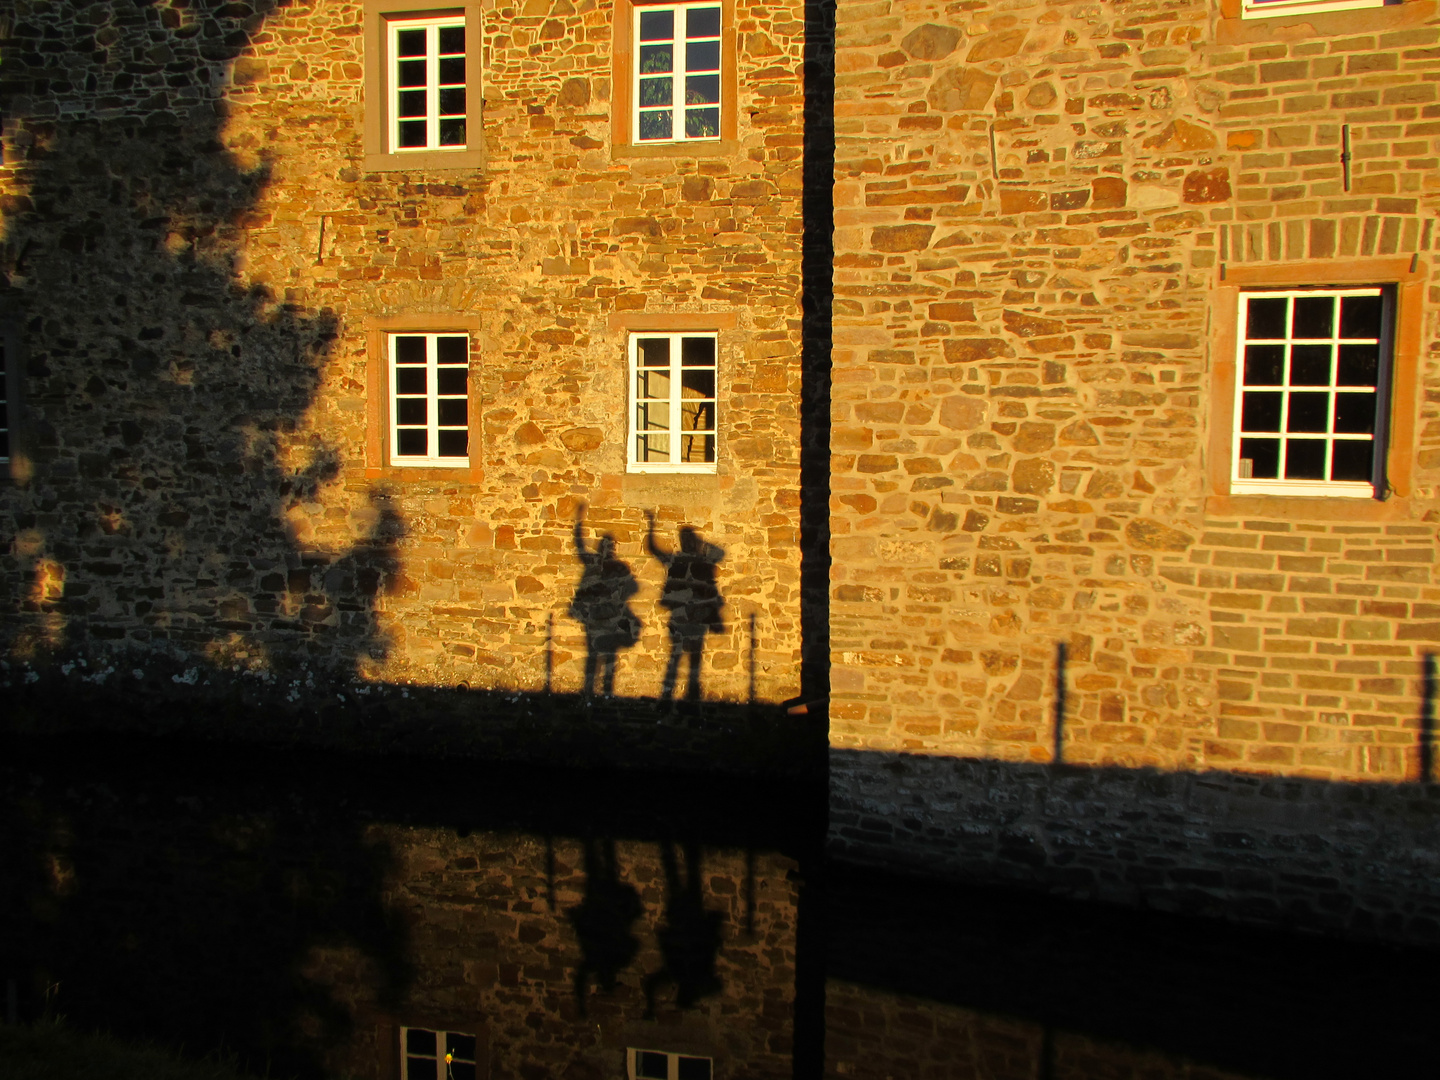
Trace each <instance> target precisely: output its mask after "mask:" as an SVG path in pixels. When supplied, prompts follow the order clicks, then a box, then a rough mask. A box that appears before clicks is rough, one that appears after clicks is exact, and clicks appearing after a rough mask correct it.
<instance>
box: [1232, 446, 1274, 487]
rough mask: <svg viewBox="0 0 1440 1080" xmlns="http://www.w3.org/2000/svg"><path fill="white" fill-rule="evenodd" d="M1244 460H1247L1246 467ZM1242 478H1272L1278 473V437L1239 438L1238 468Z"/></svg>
mask: <svg viewBox="0 0 1440 1080" xmlns="http://www.w3.org/2000/svg"><path fill="white" fill-rule="evenodd" d="M1246 462H1249V467H1248V469H1247V467H1246ZM1237 475H1238V476H1240V477H1241V478H1242V479H1251V478H1253V479H1255V480H1274V479H1276V478H1278V477H1279V475H1280V440H1279V439H1241V440H1240V468H1239V470H1238V473H1237Z"/></svg>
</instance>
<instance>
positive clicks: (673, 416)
mask: <svg viewBox="0 0 1440 1080" xmlns="http://www.w3.org/2000/svg"><path fill="white" fill-rule="evenodd" d="M716 346H717V340H716V335H715V334H713V333H712V334H703V333H702V334H656V333H638V332H637V333H634V334H631V336H630V453H629V468H630V471H631V472H714V471H715V453H716V438H717V429H716V420H717V416H716V405H717V399H716V389H717V388H716V375H717V367H716Z"/></svg>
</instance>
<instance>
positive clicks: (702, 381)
mask: <svg viewBox="0 0 1440 1080" xmlns="http://www.w3.org/2000/svg"><path fill="white" fill-rule="evenodd" d="M680 396H681V397H682V398H713V397H714V396H715V372H714V370H713V369H709V370H707V369H705V368H696V369H694V370H691V369H688V368H687V369H685V370H684V371H682V372H681V375H680Z"/></svg>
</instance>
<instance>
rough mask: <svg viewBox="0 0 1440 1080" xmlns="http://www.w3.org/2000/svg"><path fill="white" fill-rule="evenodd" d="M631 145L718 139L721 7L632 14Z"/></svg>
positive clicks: (669, 6) (685, 6)
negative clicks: (633, 21)
mask: <svg viewBox="0 0 1440 1080" xmlns="http://www.w3.org/2000/svg"><path fill="white" fill-rule="evenodd" d="M634 47H635V76H634V78H635V85H634V87H633V90H634V98H635V115H634V117H632V123H633V124H634V129H633V130H634V131H635V141H636V142H638V143H654V142H688V141H703V140H719V138H720V109H721V101H720V5H719V4H715V3H708V4H706V3H701V4H664V5H655V6H650V5H646V6H643V7H636V9H635V42H634Z"/></svg>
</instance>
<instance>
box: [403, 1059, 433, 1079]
mask: <svg viewBox="0 0 1440 1080" xmlns="http://www.w3.org/2000/svg"><path fill="white" fill-rule="evenodd" d="M406 1064H407V1065H408V1066H409V1068H408V1069H407V1070H406V1072H407V1073H408V1074H409V1077H410V1080H439V1073H438V1070H437V1069H436V1068H435V1059H434V1058H413V1057H412V1058H407V1059H406Z"/></svg>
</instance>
